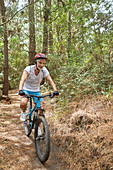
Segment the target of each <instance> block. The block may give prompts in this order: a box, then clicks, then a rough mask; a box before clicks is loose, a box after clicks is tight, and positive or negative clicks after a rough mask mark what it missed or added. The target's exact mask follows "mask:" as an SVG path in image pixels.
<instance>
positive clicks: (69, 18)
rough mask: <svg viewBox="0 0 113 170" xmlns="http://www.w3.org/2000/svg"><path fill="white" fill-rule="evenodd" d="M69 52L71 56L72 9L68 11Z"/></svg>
mask: <svg viewBox="0 0 113 170" xmlns="http://www.w3.org/2000/svg"><path fill="white" fill-rule="evenodd" d="M67 43H68V46H67V53H68V57H69V58H70V50H71V11H69V13H68V39H67Z"/></svg>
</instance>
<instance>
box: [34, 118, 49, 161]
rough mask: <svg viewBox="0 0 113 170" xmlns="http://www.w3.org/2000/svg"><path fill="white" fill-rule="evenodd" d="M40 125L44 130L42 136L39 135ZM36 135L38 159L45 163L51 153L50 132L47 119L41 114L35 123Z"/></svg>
mask: <svg viewBox="0 0 113 170" xmlns="http://www.w3.org/2000/svg"><path fill="white" fill-rule="evenodd" d="M39 125H40V128H41V130H42V136H41V137H39V136H38V128H39ZM34 137H35V148H36V152H37V156H38V159H39V161H40V162H41V163H44V162H46V161H47V160H48V158H49V155H50V133H49V127H48V124H47V121H46V120H45V118H44V117H43V116H40V117H39V118H38V119H37V121H36V123H35V131H34Z"/></svg>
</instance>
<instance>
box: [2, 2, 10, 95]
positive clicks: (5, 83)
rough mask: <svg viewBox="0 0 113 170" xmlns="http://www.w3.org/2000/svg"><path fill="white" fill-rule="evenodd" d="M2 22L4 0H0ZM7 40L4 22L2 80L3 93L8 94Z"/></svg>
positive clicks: (3, 19)
mask: <svg viewBox="0 0 113 170" xmlns="http://www.w3.org/2000/svg"><path fill="white" fill-rule="evenodd" d="M0 6H1V15H2V22H3V23H5V22H6V17H5V11H6V9H5V5H4V0H0ZM8 89H9V84H8V40H7V26H6V24H4V80H3V95H8Z"/></svg>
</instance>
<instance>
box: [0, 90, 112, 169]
mask: <svg viewBox="0 0 113 170" xmlns="http://www.w3.org/2000/svg"><path fill="white" fill-rule="evenodd" d="M9 97H10V101H8V102H6V101H5V100H1V102H0V170H40V169H42V170H46V169H47V170H49V169H50V170H57V169H58V170H63V169H72V170H73V169H75V170H113V96H112V97H111V98H110V99H109V98H108V97H107V96H98V97H94V96H87V97H86V98H84V99H82V100H76V101H74V102H72V103H70V104H69V105H68V106H67V111H68V110H69V113H68V114H67V113H66V114H60V110H59V111H58V109H55V108H56V105H57V103H56V102H55V100H53V101H51V100H50V101H49V100H46V101H45V103H46V108H47V110H46V118H47V121H48V123H49V128H50V134H51V154H50V158H49V160H48V161H47V162H46V163H45V164H44V165H42V164H41V163H40V162H39V160H38V158H37V155H36V151H35V145H34V136H33V133H32V135H31V137H29V138H28V137H27V136H26V135H25V133H24V126H23V123H22V122H21V121H20V108H19V102H20V97H19V96H18V93H17V90H11V91H10V93H9Z"/></svg>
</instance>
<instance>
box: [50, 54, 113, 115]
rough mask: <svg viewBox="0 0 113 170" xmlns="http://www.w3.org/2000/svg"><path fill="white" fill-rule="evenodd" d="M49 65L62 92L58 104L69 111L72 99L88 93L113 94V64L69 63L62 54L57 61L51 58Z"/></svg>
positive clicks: (109, 95)
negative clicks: (81, 65) (79, 64)
mask: <svg viewBox="0 0 113 170" xmlns="http://www.w3.org/2000/svg"><path fill="white" fill-rule="evenodd" d="M53 63H54V64H53ZM48 66H49V70H50V74H51V76H52V78H53V80H54V82H55V84H56V85H57V89H58V91H59V92H60V97H59V101H58V104H57V106H58V107H62V108H65V111H66V110H67V112H68V109H67V105H68V103H69V102H70V101H71V102H72V101H75V100H76V99H78V98H83V97H85V96H88V95H107V96H108V97H109V98H110V97H111V95H112V94H113V64H111V65H109V64H107V63H101V64H97V63H93V64H92V63H91V64H90V65H87V64H86V65H85V66H83V67H79V66H77V65H74V64H72V63H71V64H69V63H68V64H67V61H66V59H65V60H64V56H60V58H59V57H56V59H55V61H54V60H50V61H49V65H48ZM53 66H54V67H53ZM49 88H50V87H49Z"/></svg>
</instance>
